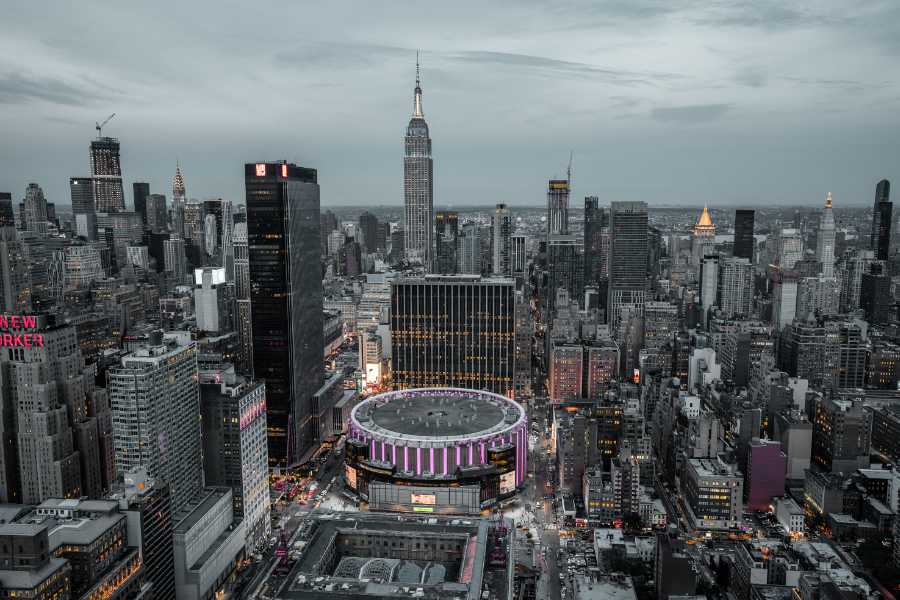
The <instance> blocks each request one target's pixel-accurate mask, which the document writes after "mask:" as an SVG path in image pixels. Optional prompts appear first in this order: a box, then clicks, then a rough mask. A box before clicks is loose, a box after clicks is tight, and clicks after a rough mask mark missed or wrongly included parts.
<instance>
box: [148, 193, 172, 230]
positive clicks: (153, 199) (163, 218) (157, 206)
mask: <svg viewBox="0 0 900 600" xmlns="http://www.w3.org/2000/svg"><path fill="white" fill-rule="evenodd" d="M146 216H147V221H146V224H147V229H149V230H150V231H153V232H154V233H161V232H163V231H166V230H167V229H168V221H169V218H168V215H167V212H166V197H165V195H163V194H150V195H149V196H147V207H146Z"/></svg>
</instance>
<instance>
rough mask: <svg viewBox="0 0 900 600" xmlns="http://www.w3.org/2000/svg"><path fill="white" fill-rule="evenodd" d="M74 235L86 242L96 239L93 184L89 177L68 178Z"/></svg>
mask: <svg viewBox="0 0 900 600" xmlns="http://www.w3.org/2000/svg"><path fill="white" fill-rule="evenodd" d="M69 192H70V194H71V200H72V216H74V217H75V233H76V234H77V235H80V236H81V237H83V238H85V239H88V240H92V241H93V240H96V239H97V211H96V210H94V184H93V179H91V178H90V177H71V178H69Z"/></svg>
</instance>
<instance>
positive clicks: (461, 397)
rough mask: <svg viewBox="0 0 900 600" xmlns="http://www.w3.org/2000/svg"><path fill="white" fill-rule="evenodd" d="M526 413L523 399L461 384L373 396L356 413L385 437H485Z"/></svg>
mask: <svg viewBox="0 0 900 600" xmlns="http://www.w3.org/2000/svg"><path fill="white" fill-rule="evenodd" d="M524 418H525V410H524V409H523V408H522V406H521V405H520V404H518V403H517V402H514V401H512V400H509V399H508V398H505V397H503V396H500V395H498V394H492V393H490V392H482V391H477V390H466V389H460V388H419V389H411V390H401V391H397V392H388V393H385V394H379V395H377V396H372V397H371V398H368V399H366V400H364V401H363V402H361V403H360V404H358V405H357V406H356V407H355V408H354V409H353V412H352V414H351V421H352V422H353V424H354V425H355V426H356V427H358V428H360V429H363V430H364V431H366V432H368V433H370V434H372V435H374V436H376V437H379V438H394V439H397V440H410V441H412V440H434V439H444V438H450V439H453V438H461V439H467V440H468V439H473V438H483V437H488V436H491V435H496V434H499V433H503V432H506V431H508V430H509V429H510V428H512V427H514V426H515V425H517V424H518V423H520V422H521V421H523V420H524Z"/></svg>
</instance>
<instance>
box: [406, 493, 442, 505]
mask: <svg viewBox="0 0 900 600" xmlns="http://www.w3.org/2000/svg"><path fill="white" fill-rule="evenodd" d="M409 501H410V502H411V503H412V504H430V505H432V506H433V505H435V504H437V497H436V496H435V495H434V494H410V495H409Z"/></svg>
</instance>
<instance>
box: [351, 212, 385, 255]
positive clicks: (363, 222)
mask: <svg viewBox="0 0 900 600" xmlns="http://www.w3.org/2000/svg"><path fill="white" fill-rule="evenodd" d="M380 230H381V228H380V227H379V226H378V218H377V217H375V215H373V214H372V213H370V212H369V211H365V212H363V214H361V215H359V231H360V233H361V234H362V235H361V238H362V239H358V240H357V241H359V242H360V243H361V244H362V246H363V247H364V248H365V249H366V252H368V253H370V254H371V253H373V252H375V251H376V250H379V249H383V248H384V238H381V239H379V231H380Z"/></svg>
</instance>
